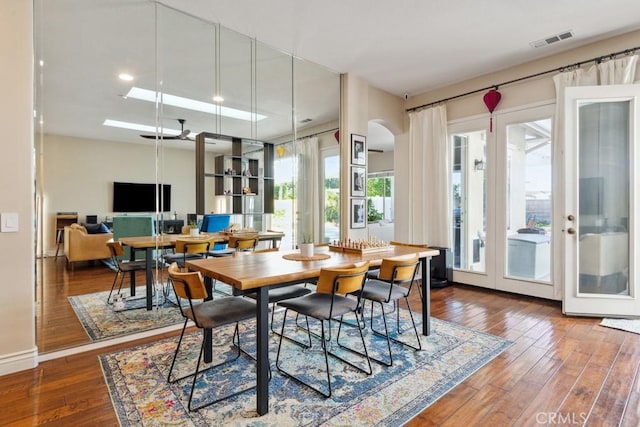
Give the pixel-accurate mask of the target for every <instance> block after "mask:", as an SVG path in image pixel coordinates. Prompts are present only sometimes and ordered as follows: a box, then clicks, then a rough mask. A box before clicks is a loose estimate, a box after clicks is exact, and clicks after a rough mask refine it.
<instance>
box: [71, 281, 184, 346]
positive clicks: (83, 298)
mask: <svg viewBox="0 0 640 427" xmlns="http://www.w3.org/2000/svg"><path fill="white" fill-rule="evenodd" d="M171 293H172V292H171ZM123 295H124V296H125V298H126V299H125V307H124V310H120V311H116V310H114V306H113V304H107V297H108V296H109V291H105V292H96V293H92V294H85V295H77V296H72V297H69V298H68V300H69V303H70V304H71V307H73V310H74V311H75V313H76V315H77V316H78V319H79V320H80V323H82V326H83V327H84V330H85V331H86V332H87V335H89V338H91V341H98V340H102V339H106V338H113V337H118V336H121V335H127V334H133V333H136V332H142V331H146V330H149V329H156V328H162V327H164V326H169V325H174V324H176V323H182V322H183V317H182V315H181V314H180V310H179V309H178V308H177V307H176V306H175V305H174V304H173V303H172V301H170V298H165V297H164V296H163V295H162V293H160V295H159V296H154V299H153V302H154V309H153V310H151V311H147V309H146V299H145V295H146V291H145V287H144V286H140V287H137V288H136V296H135V297H133V298H131V297H129V290H128V289H127V290H126V291H123Z"/></svg>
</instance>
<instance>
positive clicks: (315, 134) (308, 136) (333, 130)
mask: <svg viewBox="0 0 640 427" xmlns="http://www.w3.org/2000/svg"><path fill="white" fill-rule="evenodd" d="M337 130H340V128H333V129H327V130H323V131H320V132H316V133H312V134H310V135H305V136H300V137H298V138H296V139H298V140H300V139H306V138H313V137H314V136H320V135H322V134H325V133H329V132H335V131H337ZM293 141H294V140H293V139H292V140H290V141H283V142H279V143H277V144H274V145H281V144H287V143H289V142H293Z"/></svg>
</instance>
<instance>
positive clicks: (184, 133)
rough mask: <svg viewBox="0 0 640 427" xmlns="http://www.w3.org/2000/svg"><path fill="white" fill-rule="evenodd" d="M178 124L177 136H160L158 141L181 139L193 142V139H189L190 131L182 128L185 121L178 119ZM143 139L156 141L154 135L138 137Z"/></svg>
mask: <svg viewBox="0 0 640 427" xmlns="http://www.w3.org/2000/svg"><path fill="white" fill-rule="evenodd" d="M178 122H180V133H179V134H178V135H160V137H159V139H182V140H185V141H193V138H189V134H190V133H191V131H190V130H189V129H185V128H184V123H185V122H186V120H185V119H178ZM140 136H141V137H143V138H148V139H156V135H140Z"/></svg>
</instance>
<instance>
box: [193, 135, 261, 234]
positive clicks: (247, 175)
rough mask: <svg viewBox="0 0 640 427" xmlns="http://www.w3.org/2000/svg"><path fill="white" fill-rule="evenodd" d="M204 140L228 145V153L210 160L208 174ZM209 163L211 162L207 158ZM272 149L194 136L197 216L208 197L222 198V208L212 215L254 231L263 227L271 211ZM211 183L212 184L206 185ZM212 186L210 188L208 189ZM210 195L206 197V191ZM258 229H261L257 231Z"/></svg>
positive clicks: (253, 143) (241, 140) (218, 137)
mask: <svg viewBox="0 0 640 427" xmlns="http://www.w3.org/2000/svg"><path fill="white" fill-rule="evenodd" d="M207 139H214V140H224V141H230V142H231V153H229V154H223V155H218V156H216V157H215V158H214V159H213V169H212V170H207V167H206V165H207V164H209V165H211V163H210V162H209V163H208V162H207V161H206V152H205V146H206V145H205V144H206V140H207ZM209 160H211V159H210V158H209ZM273 162H274V149H273V144H271V143H266V142H262V141H256V140H248V139H244V138H235V137H229V136H223V135H218V134H211V133H207V132H202V133H200V134H198V135H197V136H196V213H197V214H200V215H202V214H205V213H209V212H205V205H206V203H205V201H206V198H207V197H208V196H212V197H213V196H215V197H216V198H224V203H217V206H224V208H222V209H218V210H217V211H216V212H215V213H229V214H233V215H240V216H242V225H243V226H246V227H252V228H256V225H257V224H263V223H264V221H262V216H263V215H264V214H271V213H273V209H274V200H273V195H274V179H273V177H274V164H273ZM208 180H213V183H210V182H208ZM211 184H212V185H211ZM211 189H212V193H213V194H207V193H206V192H207V191H210V192H211ZM258 228H260V227H258Z"/></svg>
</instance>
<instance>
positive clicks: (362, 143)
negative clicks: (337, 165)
mask: <svg viewBox="0 0 640 427" xmlns="http://www.w3.org/2000/svg"><path fill="white" fill-rule="evenodd" d="M366 163H367V139H366V138H365V137H364V136H362V135H357V134H355V133H352V134H351V164H354V165H363V166H364V165H365V164H366Z"/></svg>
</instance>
